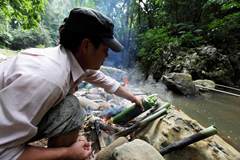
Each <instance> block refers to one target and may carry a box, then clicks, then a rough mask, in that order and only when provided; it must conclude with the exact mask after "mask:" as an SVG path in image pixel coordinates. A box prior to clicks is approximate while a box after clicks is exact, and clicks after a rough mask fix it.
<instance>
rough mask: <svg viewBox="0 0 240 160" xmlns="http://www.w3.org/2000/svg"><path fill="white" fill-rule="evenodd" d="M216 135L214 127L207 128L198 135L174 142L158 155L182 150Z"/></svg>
mask: <svg viewBox="0 0 240 160" xmlns="http://www.w3.org/2000/svg"><path fill="white" fill-rule="evenodd" d="M216 133H217V129H216V128H215V127H214V126H210V127H208V128H205V129H203V130H201V131H200V132H199V133H196V134H194V135H192V136H190V137H187V138H184V139H182V140H179V141H177V142H174V143H172V144H170V145H168V146H167V147H165V148H163V149H160V153H161V155H164V154H168V153H170V152H172V151H175V150H178V149H182V148H184V147H186V146H188V145H190V144H193V143H195V142H198V141H200V140H203V139H205V138H208V137H210V136H212V135H214V134H216Z"/></svg>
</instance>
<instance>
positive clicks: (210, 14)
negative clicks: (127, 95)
mask: <svg viewBox="0 0 240 160" xmlns="http://www.w3.org/2000/svg"><path fill="white" fill-rule="evenodd" d="M80 6H84V7H91V8H95V9H97V10H99V11H101V12H103V13H105V14H106V15H108V16H109V17H111V19H112V20H113V22H114V24H115V32H116V37H118V39H120V41H121V42H122V43H123V44H124V46H125V50H124V51H123V53H122V54H121V57H120V61H121V63H120V64H122V65H123V67H131V66H133V65H134V64H135V63H136V62H137V63H138V64H139V66H140V67H141V69H142V71H143V73H144V74H145V75H146V78H147V77H148V76H149V75H152V76H153V78H154V79H155V80H156V81H158V80H160V78H161V76H162V75H163V74H165V73H170V72H184V73H190V74H191V75H192V77H193V79H211V80H214V81H215V82H217V83H221V84H226V85H231V86H240V74H239V73H240V63H239V62H240V1H239V0H111V1H109V0H51V1H50V0H49V1H48V0H11V1H9V0H1V1H0V7H1V10H0V48H8V49H12V50H21V49H24V48H29V47H48V46H54V45H57V43H58V27H59V26H60V25H61V23H62V21H63V19H64V18H65V17H66V16H67V15H68V13H69V11H70V10H71V9H72V8H75V7H80Z"/></svg>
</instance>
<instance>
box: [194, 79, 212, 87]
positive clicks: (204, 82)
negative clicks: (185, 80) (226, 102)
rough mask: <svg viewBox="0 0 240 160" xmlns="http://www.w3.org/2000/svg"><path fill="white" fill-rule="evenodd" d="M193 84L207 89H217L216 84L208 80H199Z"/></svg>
mask: <svg viewBox="0 0 240 160" xmlns="http://www.w3.org/2000/svg"><path fill="white" fill-rule="evenodd" d="M193 83H194V84H195V85H199V86H203V87H207V88H211V89H214V88H215V86H216V85H215V83H214V82H213V81H211V80H208V79H204V80H202V79H199V80H195V81H193Z"/></svg>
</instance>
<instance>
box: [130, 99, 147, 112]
mask: <svg viewBox="0 0 240 160" xmlns="http://www.w3.org/2000/svg"><path fill="white" fill-rule="evenodd" d="M132 102H133V103H135V104H136V107H140V109H141V110H142V111H144V110H145V109H144V107H143V104H142V98H141V97H136V96H135V97H134V98H133V100H132Z"/></svg>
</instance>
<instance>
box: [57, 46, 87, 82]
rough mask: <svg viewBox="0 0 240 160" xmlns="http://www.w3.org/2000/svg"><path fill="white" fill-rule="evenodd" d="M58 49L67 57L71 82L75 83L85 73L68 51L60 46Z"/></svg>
mask: <svg viewBox="0 0 240 160" xmlns="http://www.w3.org/2000/svg"><path fill="white" fill-rule="evenodd" d="M60 48H61V51H62V52H65V53H66V54H67V55H68V58H69V62H70V72H71V75H72V80H73V82H76V81H77V80H78V79H79V78H80V77H81V76H82V75H83V74H84V73H85V72H84V70H83V69H82V67H81V66H80V65H79V63H78V61H77V60H76V58H75V57H74V56H73V54H72V52H71V51H70V50H68V49H65V48H64V47H63V46H60Z"/></svg>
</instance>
